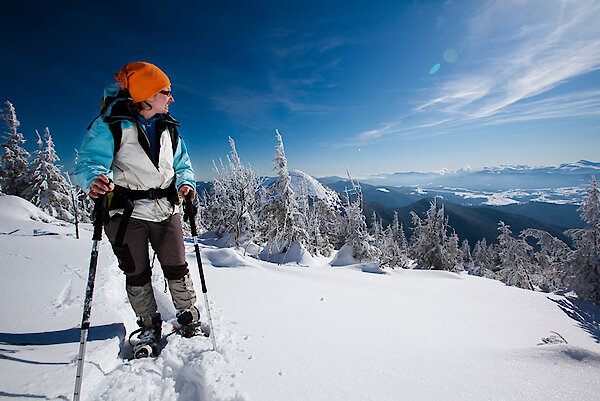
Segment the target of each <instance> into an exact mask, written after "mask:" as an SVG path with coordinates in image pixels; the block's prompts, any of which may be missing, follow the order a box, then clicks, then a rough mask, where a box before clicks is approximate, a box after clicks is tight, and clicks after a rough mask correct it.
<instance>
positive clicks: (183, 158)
mask: <svg viewBox="0 0 600 401" xmlns="http://www.w3.org/2000/svg"><path fill="white" fill-rule="evenodd" d="M173 169H174V170H175V176H176V178H177V180H176V182H175V186H176V187H177V189H179V188H180V187H181V186H182V185H184V184H186V185H189V186H190V187H192V188H194V191H195V190H196V179H195V178H194V170H193V169H192V161H191V160H190V156H189V155H188V152H187V148H186V146H185V143H184V142H183V139H182V138H181V137H179V140H178V141H177V149H175V154H174V155H173Z"/></svg>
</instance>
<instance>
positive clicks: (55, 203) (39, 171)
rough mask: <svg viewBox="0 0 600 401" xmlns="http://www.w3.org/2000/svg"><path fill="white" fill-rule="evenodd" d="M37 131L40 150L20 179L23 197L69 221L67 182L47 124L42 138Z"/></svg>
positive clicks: (69, 197)
mask: <svg viewBox="0 0 600 401" xmlns="http://www.w3.org/2000/svg"><path fill="white" fill-rule="evenodd" d="M36 134H37V136H38V146H39V149H38V150H37V151H36V152H35V154H34V158H33V160H32V162H31V164H30V165H29V170H28V172H27V174H24V175H22V176H21V178H20V179H19V183H20V184H21V185H22V187H23V188H24V189H23V197H24V198H25V199H27V200H29V201H30V202H31V203H33V204H34V205H36V206H38V207H39V208H41V209H42V210H44V211H46V212H47V213H48V214H50V215H51V216H54V217H57V218H60V219H63V220H72V219H73V215H72V214H71V213H70V212H69V210H70V209H71V206H70V205H71V195H70V190H69V184H68V182H67V180H66V178H65V176H64V175H63V173H62V166H61V165H59V164H57V163H58V161H59V160H60V159H59V157H58V155H57V154H56V150H55V149H54V142H53V141H52V135H51V134H50V130H49V129H48V128H47V127H46V129H45V131H44V140H43V141H42V138H41V137H40V135H39V133H38V132H37V131H36Z"/></svg>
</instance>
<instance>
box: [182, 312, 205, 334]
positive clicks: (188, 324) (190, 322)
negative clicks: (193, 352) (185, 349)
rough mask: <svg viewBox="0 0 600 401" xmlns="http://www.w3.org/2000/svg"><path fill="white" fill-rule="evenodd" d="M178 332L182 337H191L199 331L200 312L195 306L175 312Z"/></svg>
mask: <svg viewBox="0 0 600 401" xmlns="http://www.w3.org/2000/svg"><path fill="white" fill-rule="evenodd" d="M177 324H179V329H178V331H179V332H180V333H181V335H182V336H184V337H193V336H195V335H196V334H198V332H199V331H202V330H201V329H200V311H199V310H198V308H196V307H195V306H192V307H191V308H188V309H184V310H182V311H179V312H177Z"/></svg>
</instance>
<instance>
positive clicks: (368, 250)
mask: <svg viewBox="0 0 600 401" xmlns="http://www.w3.org/2000/svg"><path fill="white" fill-rule="evenodd" d="M348 178H349V179H350V184H351V185H352V189H346V203H345V204H344V206H343V207H344V214H343V216H342V218H341V220H340V221H341V224H342V228H341V231H342V232H343V233H344V238H345V242H346V244H348V245H349V246H350V247H351V248H352V256H353V257H354V259H356V260H359V261H361V262H373V261H377V260H379V249H377V248H376V247H375V246H373V238H372V237H371V235H370V234H369V230H368V228H367V222H366V220H365V215H364V214H363V195H362V188H361V186H360V184H359V183H358V181H355V180H354V179H353V178H352V176H351V175H350V172H348ZM350 193H353V194H354V195H355V196H356V198H354V199H352V198H351V197H350Z"/></svg>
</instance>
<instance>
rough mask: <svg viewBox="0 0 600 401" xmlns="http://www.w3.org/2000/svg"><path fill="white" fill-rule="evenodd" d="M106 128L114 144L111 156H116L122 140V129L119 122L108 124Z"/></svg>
mask: <svg viewBox="0 0 600 401" xmlns="http://www.w3.org/2000/svg"><path fill="white" fill-rule="evenodd" d="M108 128H109V129H110V132H111V133H112V136H113V141H114V143H115V150H114V151H113V155H116V154H117V152H118V151H119V149H120V148H121V139H123V128H121V121H119V120H117V121H113V122H111V123H109V124H108Z"/></svg>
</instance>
